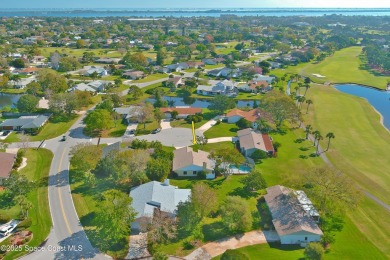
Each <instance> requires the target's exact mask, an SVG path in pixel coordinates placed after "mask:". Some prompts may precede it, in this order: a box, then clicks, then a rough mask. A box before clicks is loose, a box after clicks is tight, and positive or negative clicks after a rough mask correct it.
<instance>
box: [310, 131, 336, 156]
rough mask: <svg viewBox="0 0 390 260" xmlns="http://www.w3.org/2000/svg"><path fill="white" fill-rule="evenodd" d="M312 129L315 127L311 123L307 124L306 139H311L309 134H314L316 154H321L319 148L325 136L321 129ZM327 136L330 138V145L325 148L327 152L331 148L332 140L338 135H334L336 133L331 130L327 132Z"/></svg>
mask: <svg viewBox="0 0 390 260" xmlns="http://www.w3.org/2000/svg"><path fill="white" fill-rule="evenodd" d="M312 130H313V127H312V126H311V125H307V126H306V128H305V133H306V140H307V139H309V134H312V135H313V136H314V144H313V146H316V154H317V155H318V154H319V151H318V149H319V145H320V141H321V140H323V139H324V137H323V136H322V134H321V132H320V131H318V130H315V131H312ZM325 138H328V146H327V147H326V150H325V152H327V151H328V150H329V146H330V140H331V139H334V138H336V136H335V135H334V133H332V132H329V133H327V134H326V135H325Z"/></svg>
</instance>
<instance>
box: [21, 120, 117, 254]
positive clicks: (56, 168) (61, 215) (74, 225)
mask: <svg viewBox="0 0 390 260" xmlns="http://www.w3.org/2000/svg"><path fill="white" fill-rule="evenodd" d="M81 120H82V119H80V120H78V121H77V122H76V124H75V125H74V126H73V127H72V128H71V129H70V130H69V132H68V133H67V134H66V135H67V136H68V139H67V141H65V142H61V141H60V137H58V138H54V139H51V140H48V141H47V142H45V148H47V149H50V150H51V151H52V152H53V153H54V158H53V161H52V164H51V167H50V173H49V188H48V190H49V204H50V212H51V216H52V221H53V227H52V230H51V232H50V235H49V237H48V239H47V240H46V241H45V242H44V244H43V245H42V248H43V249H44V251H38V252H34V253H32V254H29V255H27V256H25V257H23V259H26V260H31V259H34V260H35V259H37V260H41V259H75V260H76V259H109V257H108V256H105V255H104V254H102V253H100V252H98V251H97V250H96V249H95V248H93V247H92V245H91V243H90V242H89V240H88V238H87V235H86V233H85V232H84V230H83V227H82V225H81V224H80V220H79V218H78V216H77V213H76V210H75V208H74V204H73V199H72V195H71V192H70V186H69V155H68V154H69V149H70V148H71V147H72V146H74V145H75V144H76V143H78V142H80V141H81V142H88V141H89V139H87V137H86V136H84V135H83V134H82V129H81V128H80V127H82V124H81ZM38 144H39V142H34V143H31V144H30V147H36V146H37V145H38Z"/></svg>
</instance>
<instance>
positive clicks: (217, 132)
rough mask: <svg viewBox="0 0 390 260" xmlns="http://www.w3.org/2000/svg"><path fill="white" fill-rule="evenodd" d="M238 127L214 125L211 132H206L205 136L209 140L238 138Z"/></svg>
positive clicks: (225, 124) (233, 125)
mask: <svg viewBox="0 0 390 260" xmlns="http://www.w3.org/2000/svg"><path fill="white" fill-rule="evenodd" d="M238 130H239V129H238V127H237V126H236V124H228V123H222V122H221V123H220V124H218V125H214V126H213V127H211V128H210V129H209V130H207V131H206V132H204V136H205V137H206V138H208V139H211V138H216V137H230V136H236V135H237V131H238Z"/></svg>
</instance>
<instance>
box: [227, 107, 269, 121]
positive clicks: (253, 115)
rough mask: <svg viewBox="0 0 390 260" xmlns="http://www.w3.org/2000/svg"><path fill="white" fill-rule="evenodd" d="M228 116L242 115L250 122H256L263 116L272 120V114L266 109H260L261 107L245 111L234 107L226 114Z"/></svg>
mask: <svg viewBox="0 0 390 260" xmlns="http://www.w3.org/2000/svg"><path fill="white" fill-rule="evenodd" d="M226 116H227V117H231V116H241V117H243V118H245V119H246V120H248V121H250V122H255V121H257V120H259V119H261V118H264V119H266V120H268V121H271V122H272V116H271V115H270V114H269V113H267V112H266V111H264V110H262V109H259V108H256V109H252V110H249V111H243V110H241V109H238V108H234V109H232V110H230V111H229V112H228V113H227V114H226Z"/></svg>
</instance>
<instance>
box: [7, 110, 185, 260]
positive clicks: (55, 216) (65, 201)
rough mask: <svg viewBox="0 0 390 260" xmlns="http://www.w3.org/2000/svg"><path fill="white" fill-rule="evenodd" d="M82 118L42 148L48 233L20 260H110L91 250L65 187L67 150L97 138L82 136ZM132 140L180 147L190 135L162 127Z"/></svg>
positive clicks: (18, 144)
mask: <svg viewBox="0 0 390 260" xmlns="http://www.w3.org/2000/svg"><path fill="white" fill-rule="evenodd" d="M84 116H85V115H83V116H81V117H80V118H79V120H78V121H77V122H76V123H75V124H74V125H73V126H72V127H71V128H70V129H69V131H68V132H67V133H65V136H66V137H67V139H66V141H65V142H62V141H61V138H62V136H60V137H57V138H53V139H50V140H46V141H44V143H43V145H42V148H46V149H49V150H51V151H52V152H53V154H54V157H53V161H52V163H51V167H50V173H49V186H48V191H49V204H50V205H49V206H50V212H51V216H52V221H53V227H52V230H51V232H50V234H49V236H48V238H47V240H46V241H45V242H44V243H43V245H42V247H41V248H39V251H36V252H33V253H31V254H28V255H25V256H24V257H22V258H21V259H26V260H27V259H28V260H30V259H33V260H41V259H64V260H65V259H66V260H69V259H74V260H76V259H110V258H111V257H109V256H107V255H105V254H103V253H101V252H99V251H98V250H97V249H95V248H94V247H93V246H92V245H91V243H90V241H89V240H88V237H87V235H86V233H85V232H84V229H83V227H82V225H81V223H80V220H79V218H78V216H77V212H76V209H75V207H74V203H73V199H72V194H71V191H70V186H69V160H70V157H69V151H70V149H71V147H73V146H74V145H76V144H78V143H84V142H88V143H93V144H97V141H98V140H97V138H93V139H92V138H89V137H87V136H85V135H84V134H83V128H84V125H83V123H82V120H83V118H84ZM136 138H139V139H144V140H148V141H153V140H159V141H161V142H162V144H164V145H166V146H175V147H182V146H187V145H191V144H192V143H191V140H192V132H191V129H186V128H170V127H165V129H163V130H162V131H161V132H160V133H157V134H154V135H153V134H150V135H146V136H137V137H136ZM123 139H124V138H122V137H120V138H102V139H101V143H108V144H110V143H115V142H118V141H122V140H123ZM40 143H41V142H31V143H29V147H32V148H33V147H38V146H39V145H40ZM9 148H10V149H13V148H21V144H20V143H13V144H10V146H9Z"/></svg>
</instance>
